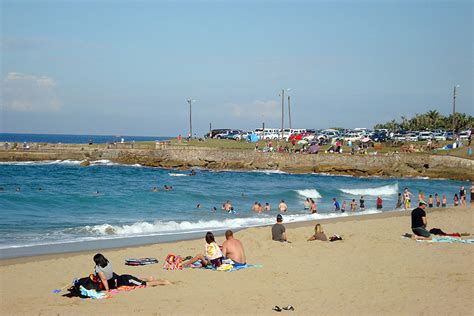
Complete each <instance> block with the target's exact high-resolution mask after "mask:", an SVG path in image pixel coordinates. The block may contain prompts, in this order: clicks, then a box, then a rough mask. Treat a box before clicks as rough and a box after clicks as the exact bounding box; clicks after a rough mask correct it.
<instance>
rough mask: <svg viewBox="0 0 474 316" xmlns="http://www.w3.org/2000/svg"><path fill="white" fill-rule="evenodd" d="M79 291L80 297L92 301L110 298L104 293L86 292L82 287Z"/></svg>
mask: <svg viewBox="0 0 474 316" xmlns="http://www.w3.org/2000/svg"><path fill="white" fill-rule="evenodd" d="M79 289H80V290H81V295H82V296H85V297H89V298H91V299H93V300H100V299H103V298H111V296H110V295H109V294H108V293H106V292H97V291H96V290H86V288H85V287H83V286H82V285H81V286H80V287H79Z"/></svg>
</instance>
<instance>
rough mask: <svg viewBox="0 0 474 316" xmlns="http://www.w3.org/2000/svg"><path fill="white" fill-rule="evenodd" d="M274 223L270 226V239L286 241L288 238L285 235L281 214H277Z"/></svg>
mask: <svg viewBox="0 0 474 316" xmlns="http://www.w3.org/2000/svg"><path fill="white" fill-rule="evenodd" d="M276 221H277V222H276V224H274V225H273V226H272V240H274V241H281V242H287V241H288V238H287V237H286V229H285V226H283V224H282V222H283V216H281V214H278V215H277V217H276Z"/></svg>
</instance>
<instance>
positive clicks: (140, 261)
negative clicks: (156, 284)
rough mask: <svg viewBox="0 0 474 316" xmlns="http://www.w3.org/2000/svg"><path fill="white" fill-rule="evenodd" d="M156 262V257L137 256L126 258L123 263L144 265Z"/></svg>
mask: <svg viewBox="0 0 474 316" xmlns="http://www.w3.org/2000/svg"><path fill="white" fill-rule="evenodd" d="M155 263H158V259H156V258H138V259H126V260H125V264H126V265H127V266H144V265H147V264H155Z"/></svg>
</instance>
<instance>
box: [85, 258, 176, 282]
mask: <svg viewBox="0 0 474 316" xmlns="http://www.w3.org/2000/svg"><path fill="white" fill-rule="evenodd" d="M94 263H95V268H94V270H95V274H96V276H97V277H98V279H99V280H100V282H101V283H102V285H101V289H104V290H105V291H110V290H111V289H115V288H117V287H119V286H124V285H126V286H139V285H144V286H158V285H169V284H171V282H170V281H168V280H155V279H154V278H153V277H148V278H141V279H139V278H137V277H134V276H132V275H129V274H122V275H117V274H116V273H114V272H113V268H112V263H110V262H109V260H107V258H105V257H104V255H102V254H101V253H98V254H96V255H95V256H94Z"/></svg>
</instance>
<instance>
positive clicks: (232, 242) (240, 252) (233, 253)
mask: <svg viewBox="0 0 474 316" xmlns="http://www.w3.org/2000/svg"><path fill="white" fill-rule="evenodd" d="M225 238H226V241H224V242H223V243H222V254H223V255H224V257H226V258H229V259H231V260H232V261H233V262H234V266H239V265H245V264H246V263H247V258H246V257H245V251H244V246H243V245H242V243H241V242H240V240H238V239H235V238H234V233H233V232H232V231H231V230H228V231H226V232H225Z"/></svg>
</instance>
